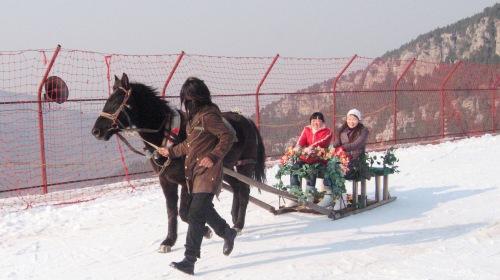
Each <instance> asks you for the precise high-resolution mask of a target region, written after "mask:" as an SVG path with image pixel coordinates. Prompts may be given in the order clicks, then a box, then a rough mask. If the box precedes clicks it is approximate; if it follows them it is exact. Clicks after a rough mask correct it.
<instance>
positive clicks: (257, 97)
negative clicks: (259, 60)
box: [255, 54, 280, 128]
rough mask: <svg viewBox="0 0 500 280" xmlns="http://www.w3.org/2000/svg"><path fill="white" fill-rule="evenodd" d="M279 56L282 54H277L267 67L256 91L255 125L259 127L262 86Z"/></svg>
mask: <svg viewBox="0 0 500 280" xmlns="http://www.w3.org/2000/svg"><path fill="white" fill-rule="evenodd" d="M279 57H280V55H279V54H277V55H276V56H275V57H274V58H273V61H272V62H271V65H269V67H268V68H267V71H266V73H265V74H264V76H263V77H262V79H261V80H260V83H259V85H258V86H257V90H256V91H255V125H256V126H257V128H260V105H259V93H260V88H261V87H262V85H263V84H264V81H265V80H266V79H267V75H269V72H271V70H272V69H273V66H274V64H275V63H276V61H277V60H278V58H279Z"/></svg>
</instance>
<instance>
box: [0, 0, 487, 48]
mask: <svg viewBox="0 0 500 280" xmlns="http://www.w3.org/2000/svg"><path fill="white" fill-rule="evenodd" d="M495 2H496V1H493V0H491V1H490V0H433V1H428V0H419V1H417V0H413V1H411V0H366V1H362V0H349V1H347V0H346V1H334V0H330V1H327V0H307V1H306V0H304V1H295V0H288V1H285V0H247V1H237V0H233V1H229V0H228V1H223V0H206V1H201V0H200V1H187V0H178V1H171V0H136V1H130V0H121V1H117V0H112V1H106V0H80V1H76V0H74V1H69V0H68V1H63V0H43V1H42V0H30V1H28V0H2V2H1V3H2V8H1V9H0V38H1V44H0V50H21V49H39V48H54V47H55V46H56V45H57V44H58V43H59V44H61V45H62V46H63V48H69V49H80V50H92V51H98V52H105V53H125V54H167V53H178V52H180V51H181V50H184V51H186V52H187V53H191V54H209V55H225V56H273V55H274V54H276V53H279V54H280V55H282V56H294V57H345V56H351V55H353V54H355V53H356V54H358V55H362V56H366V57H376V56H378V55H381V54H383V53H384V52H386V51H388V50H391V49H394V48H397V47H399V46H400V45H401V44H403V43H406V42H408V41H410V40H411V39H414V38H416V37H417V36H418V35H420V34H422V33H425V32H428V31H431V30H433V29H435V28H437V27H442V26H446V25H448V24H451V23H454V22H456V21H457V20H460V19H462V18H464V17H468V16H471V15H474V14H476V13H478V12H481V11H482V10H483V9H484V8H485V7H487V6H492V5H493V4H495Z"/></svg>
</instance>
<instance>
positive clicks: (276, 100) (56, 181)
mask: <svg viewBox="0 0 500 280" xmlns="http://www.w3.org/2000/svg"><path fill="white" fill-rule="evenodd" d="M122 73H127V75H128V76H129V78H130V79H131V80H132V81H136V82H140V83H144V84H146V85H149V86H152V87H154V88H156V89H157V90H158V94H159V95H161V96H163V97H164V98H165V99H167V100H168V101H169V102H170V103H171V104H172V105H173V106H174V107H179V98H178V94H179V91H180V88H181V86H182V84H183V82H184V81H185V80H186V78H187V77H189V76H197V77H199V78H201V79H203V80H204V81H205V82H206V84H207V85H208V86H209V88H210V90H211V92H212V95H213V100H214V101H215V102H216V103H217V104H218V105H219V107H220V108H221V110H223V111H238V112H241V113H242V114H244V115H246V116H248V117H249V118H252V119H253V120H254V121H255V122H256V124H257V125H258V127H259V129H260V131H261V134H262V137H263V139H264V142H265V146H266V153H267V155H268V156H277V155H280V154H281V153H282V152H283V150H284V149H285V148H286V147H287V146H289V145H292V144H293V143H295V141H296V139H297V136H298V134H299V133H300V131H301V129H302V127H303V126H304V125H307V124H308V118H309V115H310V114H311V113H312V112H315V111H321V112H323V113H324V114H325V116H326V117H327V120H326V122H327V125H328V126H329V127H338V126H340V124H341V123H342V122H343V121H344V118H345V114H346V112H347V111H348V110H349V109H351V108H358V109H359V110H361V111H362V112H363V123H364V124H365V125H366V126H367V127H368V128H369V129H370V137H369V147H370V148H371V149H376V148H378V147H386V146H390V145H396V144H403V143H421V142H427V141H436V140H440V139H447V138H450V137H464V136H469V135H476V134H484V133H496V132H498V129H499V127H500V122H499V121H498V113H499V102H500V101H499V99H498V85H499V84H500V68H499V67H498V65H497V64H476V63H468V62H462V61H458V62H456V63H454V64H446V63H439V62H428V61H420V60H417V59H408V60H395V59H380V58H376V59H372V58H365V57H359V56H357V55H354V56H352V57H346V58H295V57H281V56H279V55H276V56H274V57H222V56H207V55H196V54H186V53H184V52H181V53H176V54H164V55H121V54H104V53H98V52H89V51H81V50H67V49H61V48H60V47H58V48H56V49H55V50H46V49H45V50H26V51H14V52H0V170H1V171H0V198H1V199H0V209H12V208H13V207H14V208H25V207H30V206H36V205H47V204H58V203H73V202H79V201H86V200H91V199H95V198H97V197H100V196H102V195H103V194H104V193H106V192H112V191H115V190H123V189H127V188H131V189H133V188H135V187H136V186H135V185H134V183H132V180H133V179H137V178H146V177H152V176H153V175H154V174H153V173H152V171H151V168H150V166H149V163H147V162H146V161H145V159H143V158H140V157H138V156H137V155H135V154H133V153H132V152H130V151H128V149H126V147H122V146H121V145H120V143H119V142H118V141H117V140H115V139H111V140H110V141H108V142H102V141H97V140H96V139H95V138H94V137H93V136H92V135H91V133H90V130H91V128H92V126H93V124H94V122H95V120H96V119H97V117H98V115H99V113H100V112H101V110H102V107H103V106H104V103H105V101H106V99H107V97H108V96H109V94H110V84H111V82H112V81H113V80H114V75H117V76H119V77H120V76H121V74H122ZM54 76H55V77H59V78H61V79H62V80H63V81H64V83H65V85H66V86H67V91H64V88H62V87H61V85H59V84H57V83H56V84H54V85H52V81H59V80H51V79H52V78H53V77H54ZM49 81H50V83H49ZM57 90H60V91H59V92H58V91H57ZM65 93H66V94H68V93H69V94H68V96H64V94H65ZM54 94H55V95H54ZM133 143H134V144H135V145H137V146H139V147H140V146H141V144H140V143H138V142H133ZM112 183H116V184H112ZM96 185H102V186H103V187H102V188H95V187H94V188H88V187H89V186H96Z"/></svg>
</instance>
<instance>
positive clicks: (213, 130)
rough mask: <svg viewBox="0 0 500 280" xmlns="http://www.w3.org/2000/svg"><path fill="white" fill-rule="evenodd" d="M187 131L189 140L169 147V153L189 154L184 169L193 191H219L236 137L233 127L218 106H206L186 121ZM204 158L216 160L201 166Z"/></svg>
mask: <svg viewBox="0 0 500 280" xmlns="http://www.w3.org/2000/svg"><path fill="white" fill-rule="evenodd" d="M186 132H187V138H186V140H184V141H183V142H182V143H180V144H178V145H176V146H174V147H172V148H170V150H169V154H170V156H171V157H172V158H176V157H182V156H186V160H185V166H184V171H185V175H186V181H187V184H188V189H189V191H190V192H192V193H213V194H218V192H219V191H220V188H221V184H222V164H223V158H224V156H225V155H226V153H227V152H228V151H229V150H230V149H231V147H232V145H233V142H234V141H235V139H236V135H235V134H234V130H231V129H230V128H228V127H227V126H226V125H225V124H224V122H223V119H222V115H221V112H220V110H219V108H218V107H217V106H216V105H207V106H205V107H203V108H201V110H200V111H199V112H198V113H196V115H195V116H194V117H193V119H192V120H191V121H190V122H189V123H188V124H187V127H186ZM204 157H209V158H210V159H211V160H212V162H213V163H214V165H213V166H212V167H211V168H205V167H201V166H199V161H200V160H202V159H203V158H204Z"/></svg>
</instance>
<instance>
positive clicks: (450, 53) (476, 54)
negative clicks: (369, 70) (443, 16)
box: [382, 4, 500, 64]
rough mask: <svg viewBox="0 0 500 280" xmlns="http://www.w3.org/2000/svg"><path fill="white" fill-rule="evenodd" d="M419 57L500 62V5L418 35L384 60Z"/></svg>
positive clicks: (430, 59)
mask: <svg viewBox="0 0 500 280" xmlns="http://www.w3.org/2000/svg"><path fill="white" fill-rule="evenodd" d="M413 57H415V58H417V59H419V60H426V61H440V62H449V63H454V62H455V61H457V60H464V61H469V62H476V63H485V64H492V63H499V62H500V4H495V5H494V6H492V7H488V8H486V9H484V11H483V12H482V13H479V14H476V15H474V16H471V17H468V18H465V19H462V20H460V21H458V22H456V23H454V24H450V25H448V26H445V27H441V28H437V29H435V30H433V31H431V32H429V33H426V34H423V35H420V36H418V37H417V38H416V39H415V40H412V41H411V42H408V43H406V44H404V45H402V46H401V47H400V48H399V49H397V50H393V51H389V52H387V53H385V54H384V55H383V56H382V58H383V59H388V58H390V59H408V58H413Z"/></svg>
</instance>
